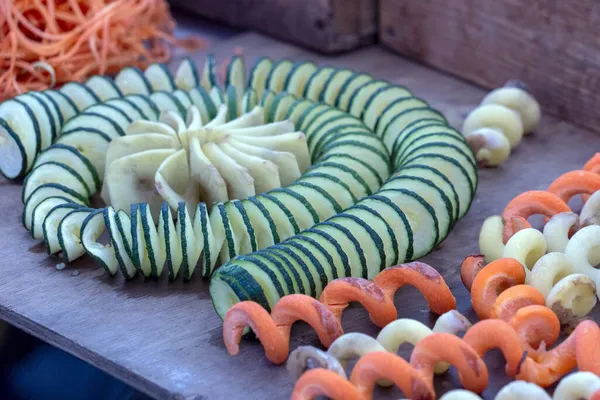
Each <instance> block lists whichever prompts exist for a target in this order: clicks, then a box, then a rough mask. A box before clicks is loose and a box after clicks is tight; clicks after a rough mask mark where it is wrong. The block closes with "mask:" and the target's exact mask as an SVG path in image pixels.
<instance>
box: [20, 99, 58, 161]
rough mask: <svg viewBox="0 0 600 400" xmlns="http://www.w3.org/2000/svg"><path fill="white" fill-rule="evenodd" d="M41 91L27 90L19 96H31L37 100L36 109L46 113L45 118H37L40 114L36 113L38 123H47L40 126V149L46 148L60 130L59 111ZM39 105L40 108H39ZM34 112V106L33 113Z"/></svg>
mask: <svg viewBox="0 0 600 400" xmlns="http://www.w3.org/2000/svg"><path fill="white" fill-rule="evenodd" d="M41 93H42V92H39V93H38V92H27V93H26V94H25V95H22V96H20V99H21V100H24V99H27V98H30V97H33V98H34V99H35V100H36V101H37V104H36V107H38V110H39V111H42V109H43V112H44V113H46V118H45V119H44V118H39V117H40V116H39V115H38V114H36V117H37V118H38V123H40V124H44V123H48V125H47V126H46V127H43V126H40V128H42V129H41V130H42V150H44V149H47V148H48V147H49V146H50V145H51V144H52V142H54V140H56V137H57V136H58V132H59V131H60V125H59V124H60V113H59V111H58V110H57V108H56V107H55V106H54V103H53V102H52V101H51V100H50V98H49V97H46V96H42V95H41ZM39 106H41V107H42V109H39ZM35 112H36V111H35V108H34V113H35ZM48 135H50V136H48Z"/></svg>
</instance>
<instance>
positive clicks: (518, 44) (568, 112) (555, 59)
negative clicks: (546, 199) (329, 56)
mask: <svg viewBox="0 0 600 400" xmlns="http://www.w3.org/2000/svg"><path fill="white" fill-rule="evenodd" d="M379 6H380V9H379V16H380V20H379V37H380V41H381V42H382V43H384V44H385V45H386V46H389V47H390V48H392V49H394V50H396V51H398V52H400V53H402V54H405V55H407V56H409V57H413V58H415V59H417V60H421V61H423V62H425V63H427V64H429V65H432V66H434V67H435V68H439V69H440V70H442V71H447V72H450V73H452V74H454V75H456V76H459V77H461V78H464V79H466V80H468V81H471V82H474V83H476V84H478V85H481V86H483V87H487V88H495V87H499V86H502V85H503V84H504V83H505V82H506V81H507V80H508V79H521V80H523V81H524V82H526V83H527V84H528V85H529V87H530V88H531V89H532V91H533V92H534V94H535V95H536V97H537V98H538V99H539V100H540V102H541V103H542V105H543V107H544V108H545V109H546V110H547V111H548V112H550V113H552V114H553V115H555V116H557V117H558V118H561V119H566V120H568V121H571V122H573V123H575V124H578V125H581V126H584V127H586V128H588V129H590V130H593V131H595V132H600V124H599V122H600V114H598V112H597V110H596V104H597V103H598V101H599V100H600V94H599V93H600V90H599V89H600V41H599V40H598V35H599V33H600V3H598V2H597V1H595V0H561V1H556V0H456V1H448V2H444V4H443V6H440V3H439V2H437V1H433V0H402V1H399V0H381V1H380V2H379Z"/></svg>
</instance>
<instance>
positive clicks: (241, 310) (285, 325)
mask: <svg viewBox="0 0 600 400" xmlns="http://www.w3.org/2000/svg"><path fill="white" fill-rule="evenodd" d="M404 285H411V286H414V287H416V288H417V289H418V290H419V291H420V292H421V293H422V294H423V295H424V296H425V299H426V300H427V302H428V303H429V307H430V308H431V311H432V312H434V313H436V314H443V313H446V312H448V311H450V310H453V309H455V308H456V299H455V298H454V296H453V295H452V293H451V292H450V289H449V288H448V286H447V285H446V283H445V282H444V279H443V278H442V276H441V275H440V274H439V273H438V272H437V271H436V270H434V269H433V268H432V267H431V266H429V265H427V264H424V263H420V262H412V263H409V264H402V265H398V266H394V267H390V268H387V269H385V270H383V271H382V272H380V273H379V274H378V275H377V276H376V277H375V278H374V279H373V281H372V282H370V281H368V280H366V279H362V278H340V279H337V280H334V281H332V282H331V283H330V284H329V285H327V286H326V287H325V290H324V291H323V293H322V295H321V299H320V301H317V300H315V299H313V298H312V297H310V296H306V295H301V294H292V295H287V296H284V297H282V298H281V299H280V300H279V301H278V302H277V303H276V304H275V306H274V307H273V309H272V311H271V314H269V312H268V311H267V310H266V309H265V308H263V307H262V306H261V305H260V304H258V303H255V302H251V301H243V302H240V303H237V304H236V305H234V306H233V307H232V308H231V309H230V310H229V311H228V312H227V314H226V315H225V318H224V320H223V340H224V341H225V346H226V347H227V350H228V351H229V353H230V354H231V355H236V354H237V353H238V351H239V343H240V340H241V338H242V334H243V332H244V330H245V329H246V328H247V327H250V328H251V329H252V330H253V331H254V333H255V334H256V336H257V337H258V338H259V340H260V341H261V343H262V345H263V347H264V348H265V352H266V356H267V359H268V360H269V361H271V362H273V363H275V364H281V363H283V362H284V361H285V360H286V359H287V357H288V353H289V338H290V329H291V325H292V324H293V323H294V322H296V321H298V320H302V321H305V322H307V323H308V324H309V325H310V326H311V327H312V328H313V329H314V330H315V331H316V332H317V334H318V336H319V340H320V341H321V344H322V345H323V346H324V347H329V346H330V345H331V343H332V342H333V341H334V340H335V339H337V338H338V337H339V336H341V335H342V334H343V329H342V326H341V317H342V311H343V310H344V309H345V308H346V307H348V305H349V304H350V302H354V301H356V302H359V303H361V304H362V305H363V307H365V308H366V309H367V310H368V311H369V314H370V316H371V320H372V321H373V322H374V323H375V324H376V325H377V326H380V327H383V326H386V325H387V324H389V323H391V322H392V321H394V320H395V319H396V318H397V315H398V313H397V310H396V307H395V306H394V303H393V298H394V294H395V293H396V291H397V290H398V289H399V288H400V287H402V286H404Z"/></svg>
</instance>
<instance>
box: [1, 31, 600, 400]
mask: <svg viewBox="0 0 600 400" xmlns="http://www.w3.org/2000/svg"><path fill="white" fill-rule="evenodd" d="M234 46H241V47H243V49H244V52H245V54H246V57H247V62H248V64H249V65H250V64H251V63H253V62H254V60H255V59H256V58H257V57H258V56H270V57H273V58H276V59H280V58H284V57H288V58H290V59H293V60H295V61H299V60H307V59H312V60H314V61H316V62H317V63H318V64H320V65H335V66H339V67H347V68H351V69H353V70H356V71H362V72H368V73H371V74H372V75H373V76H375V77H377V78H381V79H386V80H388V81H390V82H394V83H399V84H403V85H406V86H407V87H409V88H410V89H411V90H412V91H413V92H414V93H415V94H416V95H418V96H421V97H423V98H424V99H426V100H427V101H429V102H430V103H431V105H432V106H433V107H436V108H438V109H440V110H441V111H442V112H444V113H445V115H446V116H447V117H448V118H449V120H450V121H451V122H452V123H453V124H455V125H456V124H460V121H461V120H462V118H463V116H464V114H465V113H466V112H467V111H468V110H470V109H471V108H473V107H474V106H475V105H476V104H477V103H478V102H479V100H480V99H481V98H482V97H483V95H484V92H483V91H482V90H480V89H478V88H475V87H473V86H471V85H469V84H466V83H464V82H462V81H459V80H457V79H454V78H451V77H449V76H446V75H444V74H441V73H439V72H436V71H434V70H431V69H428V68H425V67H423V66H420V65H417V64H415V63H413V62H411V61H408V60H406V59H403V58H401V57H399V56H397V55H394V54H392V53H390V52H388V51H386V50H384V49H382V48H379V47H369V48H365V49H362V50H360V51H357V52H355V53H352V54H346V55H344V56H340V57H324V56H321V55H317V54H314V53H310V52H308V51H306V50H302V49H300V48H298V47H295V46H291V45H287V44H283V43H281V42H278V41H275V40H272V39H269V38H267V37H264V36H261V35H258V34H252V33H249V34H243V35H240V36H237V37H234V38H233V39H230V40H228V41H225V42H221V43H218V44H215V46H214V48H212V49H210V50H209V51H212V52H214V53H215V54H216V56H217V59H218V60H223V59H224V58H225V57H226V56H227V55H230V54H231V51H232V49H233V47H234ZM203 57H204V54H200V53H199V54H198V55H197V56H196V59H197V60H198V61H202V60H203ZM174 65H176V63H174ZM599 150H600V137H599V136H596V135H595V134H593V133H590V132H588V131H585V130H583V129H580V128H576V127H574V126H572V125H570V124H568V123H565V122H561V121H557V120H555V119H552V118H544V119H543V123H542V125H541V126H540V128H539V129H538V131H537V132H536V133H535V134H533V135H531V136H528V137H526V138H525V140H524V141H523V143H522V145H521V146H520V147H519V148H518V149H516V151H515V152H514V154H513V155H512V157H511V158H510V160H509V161H508V162H507V163H506V164H505V165H504V166H502V167H501V168H497V169H489V170H483V171H481V173H480V183H479V189H478V191H477V196H476V198H475V200H474V202H473V205H472V207H471V210H470V212H469V213H468V215H467V216H466V217H465V218H464V219H462V220H461V221H460V222H459V223H458V224H457V225H456V227H455V229H454V230H453V232H452V233H451V234H450V235H449V237H448V238H447V239H446V240H445V241H444V242H443V243H442V244H441V246H439V248H437V249H436V250H435V251H434V252H433V253H432V254H430V255H428V256H427V257H425V258H424V259H423V261H425V262H427V263H429V264H431V265H432V266H434V267H436V268H437V269H438V270H439V271H440V272H441V273H442V274H443V276H444V278H445V279H446V281H447V282H448V284H449V286H450V288H451V289H452V291H453V293H454V294H455V296H456V297H457V300H458V310H459V311H460V312H462V313H464V314H466V315H467V316H468V317H469V318H470V319H471V320H472V321H475V316H474V313H473V311H472V309H471V306H470V301H469V298H468V297H467V292H466V290H465V289H464V288H463V286H462V284H461V282H460V277H459V265H460V263H461V261H462V259H463V258H464V257H465V256H466V255H468V254H469V253H473V252H476V251H477V250H478V245H477V237H478V233H479V228H480V226H481V223H482V221H483V219H484V218H485V217H487V216H488V215H491V214H498V213H500V212H501V211H502V209H503V207H504V206H505V205H506V203H507V202H508V201H509V200H510V199H511V198H512V197H514V196H515V195H516V194H518V193H520V192H522V191H524V190H528V189H544V188H546V187H547V186H548V185H549V184H550V182H552V180H554V179H555V178H556V177H558V176H559V175H560V174H562V173H564V172H566V171H569V170H572V169H575V168H578V167H581V166H582V165H583V163H584V162H585V161H586V160H587V159H588V158H589V157H590V156H592V154H593V153H594V152H596V151H599ZM20 193H21V185H20V184H18V183H13V182H8V181H6V180H0V222H1V223H0V260H2V264H1V271H2V279H0V317H2V318H3V319H5V320H8V321H9V322H11V323H13V324H15V325H16V326H18V327H21V328H23V329H24V330H26V331H28V332H30V333H32V334H33V335H35V336H37V337H40V338H41V339H43V340H46V341H48V342H50V343H52V344H55V345H57V346H58V347H60V348H62V349H64V350H66V351H68V352H70V353H72V354H74V355H76V356H78V357H80V358H82V359H84V360H86V361H88V362H90V363H92V364H94V365H96V366H98V367H99V368H101V369H103V370H105V371H107V372H108V373H110V374H112V375H114V376H116V377H117V378H119V379H122V380H124V381H126V382H127V383H129V384H131V385H133V386H135V387H136V388H138V389H140V390H142V391H144V392H146V393H148V394H150V395H152V396H154V397H156V398H173V399H219V398H234V399H238V398H242V397H243V398H250V399H263V398H277V399H283V398H287V397H289V395H290V393H291V391H292V388H293V383H292V382H291V380H290V379H289V377H288V375H287V372H286V370H285V367H283V366H274V365H271V364H269V362H268V361H267V360H266V359H265V357H264V352H263V350H262V347H261V346H260V345H259V344H258V343H256V342H251V341H245V342H244V343H243V344H242V346H241V347H242V348H241V353H240V354H239V355H238V356H236V357H230V356H229V355H228V354H227V352H226V350H225V348H224V346H223V342H222V338H221V327H222V325H221V321H220V320H219V318H218V317H217V315H216V313H215V312H214V311H213V307H212V305H211V301H210V297H209V294H208V284H207V283H206V282H203V281H202V280H200V279H194V280H193V281H192V282H182V281H177V282H173V283H169V282H167V281H166V279H163V280H160V281H158V282H157V281H147V282H144V281H143V280H142V279H141V278H140V279H134V280H133V281H130V282H125V281H124V280H123V279H122V278H121V277H115V278H111V277H108V276H106V275H105V274H104V272H103V271H102V269H101V268H99V267H98V266H97V265H96V264H94V263H93V262H91V260H90V259H88V258H82V259H80V260H78V261H77V262H75V263H73V264H71V265H68V266H67V268H65V269H63V270H57V268H56V265H57V264H58V263H59V262H60V260H59V259H57V258H53V257H47V256H46V255H45V253H44V247H43V245H41V244H39V243H37V242H35V241H34V240H32V239H31V238H30V237H29V236H28V233H27V232H26V231H25V230H24V228H22V227H21V224H20V215H21V210H22V204H21V200H20ZM395 300H396V304H397V306H398V307H399V310H400V315H399V317H402V318H415V319H418V320H420V321H422V322H424V323H426V324H428V325H429V326H432V325H433V322H434V321H435V316H434V315H432V314H430V313H429V311H428V308H427V304H426V302H425V301H424V299H423V298H422V296H421V295H420V294H419V293H418V292H417V291H416V290H415V289H411V288H403V289H401V290H400V291H399V292H398V294H397V297H396V299H395ZM593 315H594V317H595V318H596V320H599V317H600V312H598V310H596V311H595V313H594V314H593ZM343 326H344V328H345V330H346V331H348V332H363V333H367V334H369V335H376V334H377V332H378V329H377V328H376V327H375V326H374V325H373V324H372V323H371V322H370V321H369V318H368V315H367V313H366V312H365V310H364V309H362V308H361V307H351V308H350V309H349V310H348V311H346V312H345V314H344V316H343ZM307 344H310V345H317V346H318V340H317V337H316V335H315V333H314V332H313V331H311V330H310V329H309V328H308V327H307V326H304V325H302V324H298V325H297V326H295V327H294V329H293V331H292V343H291V348H292V349H293V348H295V347H297V346H298V345H307ZM404 354H406V353H404ZM485 360H486V362H487V364H488V367H489V369H490V385H489V388H488V390H487V391H486V392H485V397H486V399H492V398H493V395H494V394H495V393H496V392H497V390H498V388H499V387H501V386H502V385H503V384H505V383H507V382H508V381H509V379H508V378H506V377H505V375H504V366H503V365H504V360H503V358H502V357H501V355H500V353H499V352H495V351H494V352H491V353H489V354H488V356H487V357H486V358H485ZM436 385H437V389H438V394H441V393H443V392H445V391H447V390H449V389H452V388H455V387H458V379H457V376H456V373H455V372H453V371H452V370H451V371H450V373H448V374H446V375H444V376H441V377H437V378H436ZM399 397H401V396H400V393H399V392H398V391H397V390H396V389H392V390H378V391H377V398H386V399H387V398H389V399H397V398H399Z"/></svg>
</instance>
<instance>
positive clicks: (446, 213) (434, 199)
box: [384, 174, 454, 244]
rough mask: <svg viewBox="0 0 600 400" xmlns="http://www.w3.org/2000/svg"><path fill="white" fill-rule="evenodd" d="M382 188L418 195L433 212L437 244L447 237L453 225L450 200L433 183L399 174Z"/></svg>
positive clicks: (452, 211)
mask: <svg viewBox="0 0 600 400" xmlns="http://www.w3.org/2000/svg"><path fill="white" fill-rule="evenodd" d="M384 188H386V189H407V190H410V191H412V192H415V193H418V194H419V195H420V196H421V197H422V198H423V199H424V200H425V201H426V202H427V203H428V204H429V205H430V206H431V207H432V208H433V209H434V210H435V215H436V218H437V220H438V225H439V230H440V237H439V239H438V243H439V242H441V241H442V240H444V238H445V237H446V236H447V235H448V233H449V232H450V229H452V226H453V224H454V210H453V208H452V203H451V202H450V198H449V197H448V196H447V195H446V193H444V192H443V191H442V190H441V189H440V188H438V187H437V185H436V184H435V183H434V182H433V181H430V180H428V179H425V178H419V177H413V176H409V175H402V174H400V175H396V176H394V177H393V178H391V179H389V180H388V181H387V182H386V184H385V186H384ZM438 243H436V244H438Z"/></svg>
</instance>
